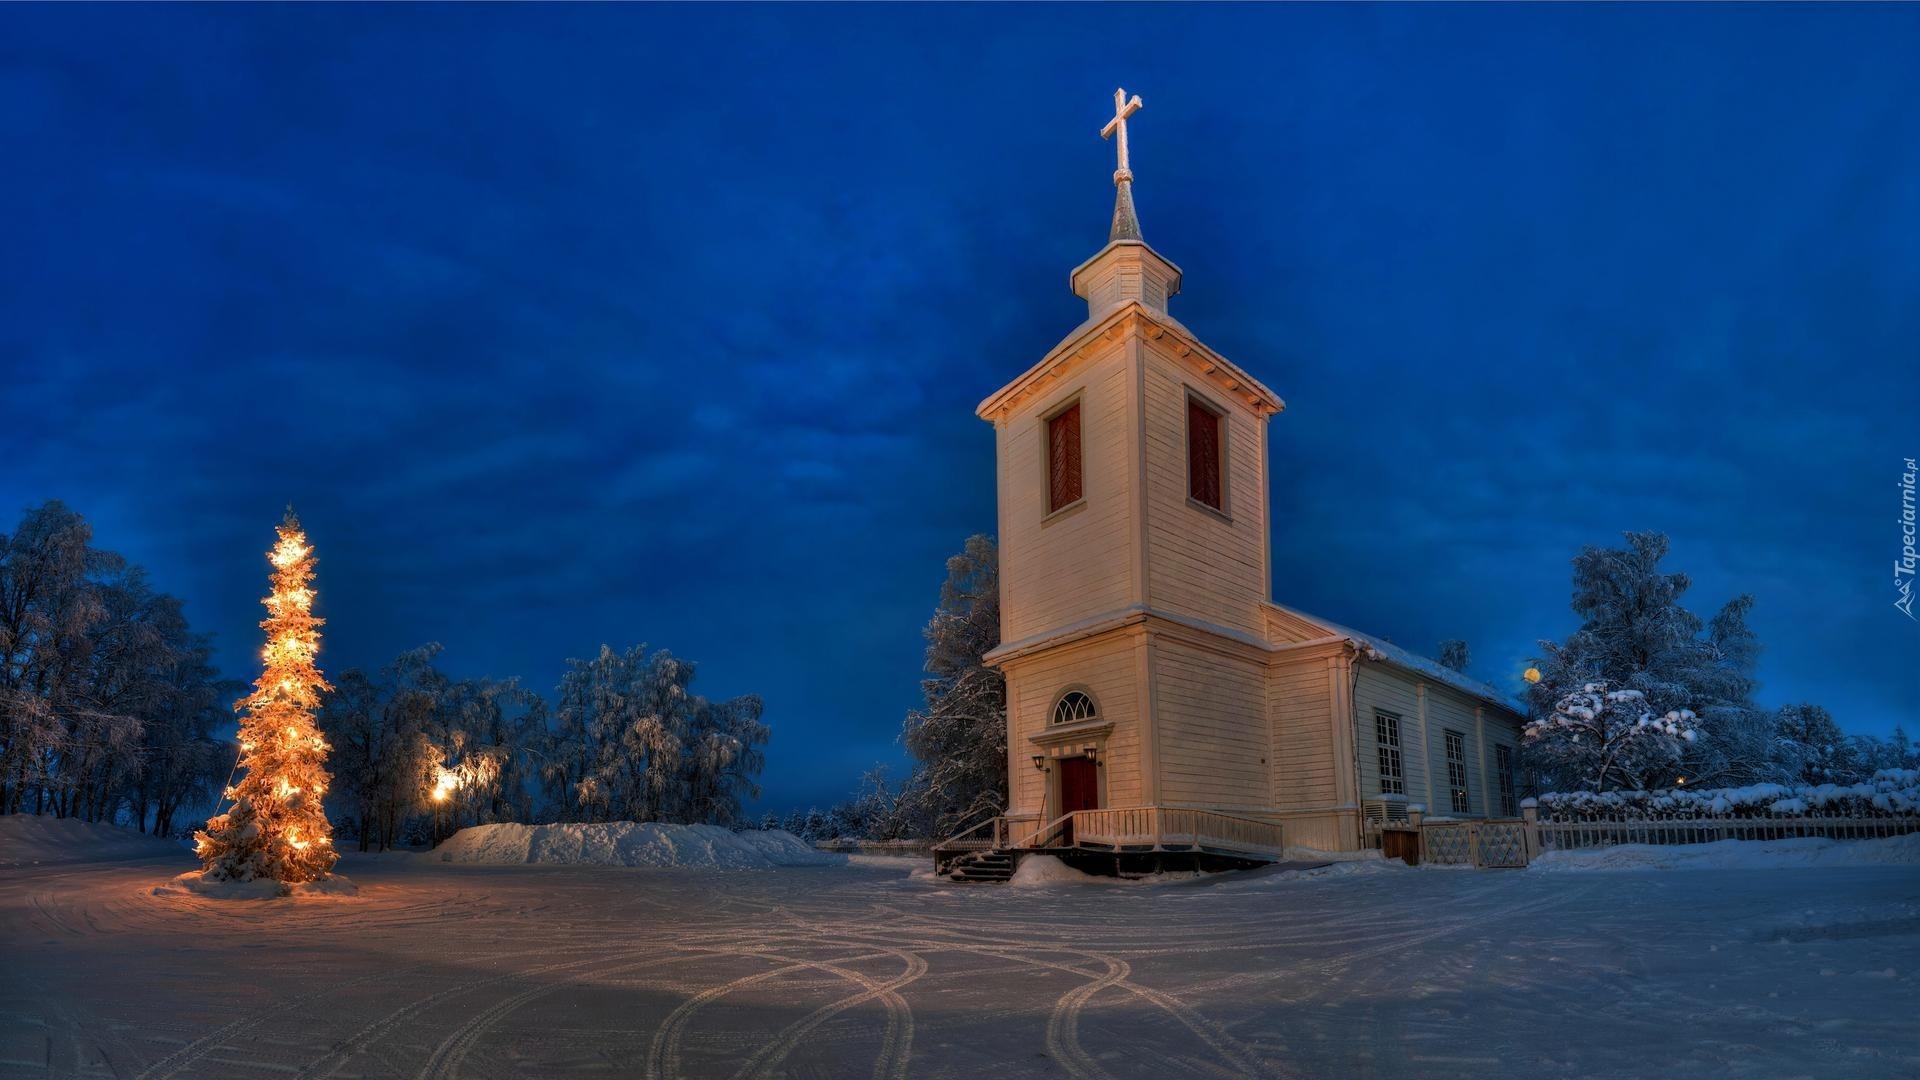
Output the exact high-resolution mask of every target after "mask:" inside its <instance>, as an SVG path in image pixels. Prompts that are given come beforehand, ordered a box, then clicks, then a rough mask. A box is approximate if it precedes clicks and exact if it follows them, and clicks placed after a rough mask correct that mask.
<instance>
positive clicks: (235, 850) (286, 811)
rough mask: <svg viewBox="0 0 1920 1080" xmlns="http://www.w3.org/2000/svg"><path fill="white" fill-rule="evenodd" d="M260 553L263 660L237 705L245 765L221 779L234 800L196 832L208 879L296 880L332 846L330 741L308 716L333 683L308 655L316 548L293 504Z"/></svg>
mask: <svg viewBox="0 0 1920 1080" xmlns="http://www.w3.org/2000/svg"><path fill="white" fill-rule="evenodd" d="M267 560H268V561H269V562H271V563H272V564H273V594H272V595H271V596H268V597H267V598H266V599H265V600H263V601H262V603H264V604H266V606H267V617H266V619H265V620H263V621H262V622H261V623H260V626H261V628H262V629H264V630H265V631H266V632H267V644H266V648H265V649H263V650H262V651H261V657H262V659H263V660H264V668H263V670H262V671H261V674H260V678H259V679H258V680H256V681H255V682H254V684H253V693H252V694H250V695H248V696H247V697H245V698H243V699H241V701H240V702H239V703H238V704H237V705H235V708H236V709H238V710H240V711H241V712H243V713H244V714H245V715H244V716H243V718H242V719H241V721H240V763H239V768H240V769H242V770H245V773H246V775H245V776H244V777H243V778H242V779H241V781H240V782H239V783H238V784H237V785H235V786H233V787H231V788H229V789H227V792H226V794H227V795H228V797H230V798H232V799H233V806H232V808H231V809H229V810H228V811H227V812H226V813H224V814H219V815H216V816H215V817H214V818H213V819H212V820H210V821H208V822H207V827H206V829H205V830H203V831H202V832H200V833H198V834H197V835H196V836H195V840H196V841H197V846H196V851H197V852H198V854H199V856H200V859H201V862H202V863H203V864H204V866H205V876H206V878H207V879H208V880H211V881H254V880H258V879H269V880H273V881H278V882H280V883H281V884H282V885H298V884H303V883H306V882H311V881H317V880H320V879H321V878H324V877H326V876H327V875H328V873H329V872H330V871H331V870H332V869H333V864H334V860H335V859H336V858H338V854H337V853H336V852H335V851H334V850H333V835H332V830H331V828H330V827H329V826H328V824H327V815H326V811H325V809H324V808H323V807H322V805H321V796H322V795H323V794H324V793H325V792H326V790H327V780H328V777H327V771H326V760H327V749H328V747H327V741H326V739H324V738H323V737H321V734H320V728H319V726H318V724H317V723H316V722H315V714H316V712H317V711H318V709H319V706H320V695H321V694H322V693H324V692H325V691H327V690H331V689H332V687H330V686H328V685H327V682H326V680H325V679H324V678H322V677H321V675H320V669H319V668H318V667H317V666H315V664H314V657H315V654H317V653H318V652H319V650H320V625H321V622H322V621H323V620H321V619H318V618H315V617H314V614H313V589H312V588H311V585H312V582H313V563H314V558H313V548H312V547H311V546H310V545H309V544H308V543H307V535H306V533H305V532H303V531H301V528H300V519H299V518H297V517H295V516H294V513H293V508H292V507H291V506H289V507H288V508H287V516H286V519H285V520H284V521H283V522H281V524H280V528H279V541H278V542H277V543H276V544H274V547H273V550H272V551H270V552H268V553H267Z"/></svg>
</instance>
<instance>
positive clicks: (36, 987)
mask: <svg viewBox="0 0 1920 1080" xmlns="http://www.w3.org/2000/svg"><path fill="white" fill-rule="evenodd" d="M185 868H187V866H186V865H185V860H184V859H183V860H180V861H179V862H176V863H173V864H168V863H165V862H160V861H154V860H153V859H152V857H151V856H150V855H147V856H141V855H135V856H133V857H131V858H122V859H121V860H120V861H100V862H92V863H87V862H70V863H66V864H60V865H51V866H49V865H42V866H37V867H18V866H15V867H4V866H0V950H3V955H4V958H5V959H4V965H5V972H6V976H5V982H4V986H0V1075H4V1076H9V1077H11V1076H47V1075H54V1076H119V1077H142V1078H153V1080H157V1078H161V1077H225V1076H233V1077H253V1076H269V1075H273V1076H287V1075H293V1076H300V1077H325V1076H340V1077H359V1076H367V1077H421V1078H437V1077H454V1076H469V1077H488V1076H510V1075H522V1076H549V1077H571V1076H576V1075H611V1076H649V1077H669V1076H721V1077H780V1076H797V1077H828V1076H855V1077H875V1078H886V1077H904V1076H915V1077H922V1076H925V1077H973V1076H979V1075H982V1074H986V1073H990V1074H991V1075H993V1076H994V1077H996V1078H1002V1077H1022V1076H1071V1077H1102V1076H1110V1077H1171V1076H1207V1077H1231V1076H1252V1075H1264V1076H1277V1077H1339V1076H1365V1077H1438V1076H1473V1077H1485V1076H1492V1075H1503V1074H1512V1075H1527V1076H1555V1077H1559V1076H1621V1077H1640V1076H1648V1075H1652V1074H1655V1073H1664V1072H1668V1071H1669V1070H1672V1071H1675V1072H1677V1073H1681V1074H1685V1075H1689V1076H1735V1077H1746V1076H1753V1077H1779V1076H1832V1077H1850V1078H1851V1077H1869V1076H1912V1075H1917V1074H1920V1026H1916V1021H1915V1017H1916V1016H1920V873H1916V871H1915V869H1914V868H1912V867H1879V868H1859V869H1852V868H1848V869H1828V870H1775V871H1727V872H1712V873H1706V872H1668V873H1638V874H1558V875H1555V874H1544V873H1540V872H1538V871H1527V872H1507V873H1498V872H1483V873H1475V872H1448V871H1412V870H1397V871H1393V870H1378V871H1376V872H1371V873H1356V874H1351V875H1346V876H1329V877H1300V876H1297V875H1296V876H1290V877H1276V876H1269V877H1265V878H1260V877H1254V878H1251V879H1249V878H1246V877H1241V878H1237V879H1226V880H1222V879H1213V880H1208V881H1201V882H1186V883H1175V884H1168V885H1158V886H1145V887H1142V886H1132V887H1127V886H1094V885H1077V886H1076V885H1062V886H1052V887H1040V888H1020V887H1008V886H999V887H992V886H989V887H975V888H965V887H959V886H949V885H941V884H936V883H932V882H929V881H924V880H913V879H909V878H908V877H907V876H906V875H905V874H904V873H902V872H901V871H900V870H898V869H892V868H876V867H864V866H848V867H820V868H791V869H781V870H771V871H757V872H730V873H729V872H711V871H708V872H696V871H688V870H635V869H606V868H586V867H485V866H460V865H449V864H444V863H440V862H438V861H435V860H431V859H428V858H415V857H406V856H400V857H391V856H390V857H385V858H366V857H361V858H354V857H349V858H348V859H347V860H346V861H345V862H344V863H343V864H342V866H341V869H342V871H344V872H345V873H348V874H350V875H352V877H353V878H354V879H355V880H356V881H358V882H359V884H360V886H361V890H362V893H361V896H360V897H359V898H358V899H356V900H329V899H307V900H300V901H292V902H269V903H260V902H251V903H248V902H231V901H228V902H220V901H213V900H207V899H203V898H200V897H194V896H187V895H179V894H176V895H169V896H155V895H153V894H152V893H151V887H152V886H153V885H155V884H156V883H158V882H160V881H162V880H164V879H165V878H167V877H169V876H171V875H172V874H173V873H176V872H179V871H180V870H182V869H185Z"/></svg>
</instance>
